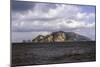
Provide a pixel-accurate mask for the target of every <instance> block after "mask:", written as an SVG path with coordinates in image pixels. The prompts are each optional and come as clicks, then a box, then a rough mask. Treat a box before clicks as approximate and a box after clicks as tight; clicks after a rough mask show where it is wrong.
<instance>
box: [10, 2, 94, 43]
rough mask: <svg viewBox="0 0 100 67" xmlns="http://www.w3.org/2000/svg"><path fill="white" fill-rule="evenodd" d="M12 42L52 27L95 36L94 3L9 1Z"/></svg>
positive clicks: (27, 38)
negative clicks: (91, 4)
mask: <svg viewBox="0 0 100 67" xmlns="http://www.w3.org/2000/svg"><path fill="white" fill-rule="evenodd" d="M11 14H12V15H11V18H12V22H11V27H12V28H11V30H12V35H11V36H12V42H21V41H22V40H31V39H33V38H34V37H36V36H37V35H39V34H42V35H47V34H49V33H51V32H54V31H65V32H76V33H79V34H81V35H84V36H87V37H89V38H91V39H92V40H95V6H88V5H87V6H86V5H84V6H83V5H69V4H55V3H39V2H26V1H13V2H12V5H11Z"/></svg>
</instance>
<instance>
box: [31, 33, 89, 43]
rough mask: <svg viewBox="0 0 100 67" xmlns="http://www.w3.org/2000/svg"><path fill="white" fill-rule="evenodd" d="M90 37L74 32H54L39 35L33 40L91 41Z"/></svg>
mask: <svg viewBox="0 0 100 67" xmlns="http://www.w3.org/2000/svg"><path fill="white" fill-rule="evenodd" d="M90 40H91V39H89V38H88V37H85V36H83V35H79V34H77V33H74V32H63V31H58V32H53V33H51V34H49V35H46V36H43V35H39V36H37V37H36V38H34V39H33V40H32V42H41V43H42V42H69V41H90Z"/></svg>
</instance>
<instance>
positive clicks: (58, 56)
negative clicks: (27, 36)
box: [12, 41, 96, 66]
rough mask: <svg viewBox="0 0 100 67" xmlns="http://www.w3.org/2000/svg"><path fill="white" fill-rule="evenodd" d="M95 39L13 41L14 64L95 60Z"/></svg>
mask: <svg viewBox="0 0 100 67" xmlns="http://www.w3.org/2000/svg"><path fill="white" fill-rule="evenodd" d="M95 49H96V45H95V41H79V42H78V41H74V42H52V43H12V66H24V65H40V64H56V63H72V62H88V61H95V60H96V56H95V55H96V54H95V51H96V50H95Z"/></svg>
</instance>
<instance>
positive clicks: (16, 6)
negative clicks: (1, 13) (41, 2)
mask: <svg viewBox="0 0 100 67" xmlns="http://www.w3.org/2000/svg"><path fill="white" fill-rule="evenodd" d="M34 5H35V3H32V2H26V1H12V5H11V7H12V10H13V11H17V12H18V11H27V10H29V9H31V8H34Z"/></svg>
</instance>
